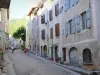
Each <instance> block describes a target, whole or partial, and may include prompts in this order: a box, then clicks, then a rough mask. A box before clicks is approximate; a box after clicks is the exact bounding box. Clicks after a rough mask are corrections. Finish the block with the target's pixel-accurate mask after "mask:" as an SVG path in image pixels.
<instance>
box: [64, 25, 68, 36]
mask: <svg viewBox="0 0 100 75" xmlns="http://www.w3.org/2000/svg"><path fill="white" fill-rule="evenodd" d="M65 36H66V37H67V36H68V23H66V24H65Z"/></svg>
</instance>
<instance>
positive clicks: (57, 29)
mask: <svg viewBox="0 0 100 75" xmlns="http://www.w3.org/2000/svg"><path fill="white" fill-rule="evenodd" d="M55 35H56V36H59V35H60V31H59V23H58V24H56V25H55Z"/></svg>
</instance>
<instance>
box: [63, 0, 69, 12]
mask: <svg viewBox="0 0 100 75" xmlns="http://www.w3.org/2000/svg"><path fill="white" fill-rule="evenodd" d="M64 9H65V11H67V10H68V9H69V0H64Z"/></svg>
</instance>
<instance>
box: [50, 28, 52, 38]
mask: <svg viewBox="0 0 100 75" xmlns="http://www.w3.org/2000/svg"><path fill="white" fill-rule="evenodd" d="M50 38H51V39H53V28H51V29H50Z"/></svg>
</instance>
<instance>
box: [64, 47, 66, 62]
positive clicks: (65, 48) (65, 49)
mask: <svg viewBox="0 0 100 75" xmlns="http://www.w3.org/2000/svg"><path fill="white" fill-rule="evenodd" d="M63 61H66V48H63Z"/></svg>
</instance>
